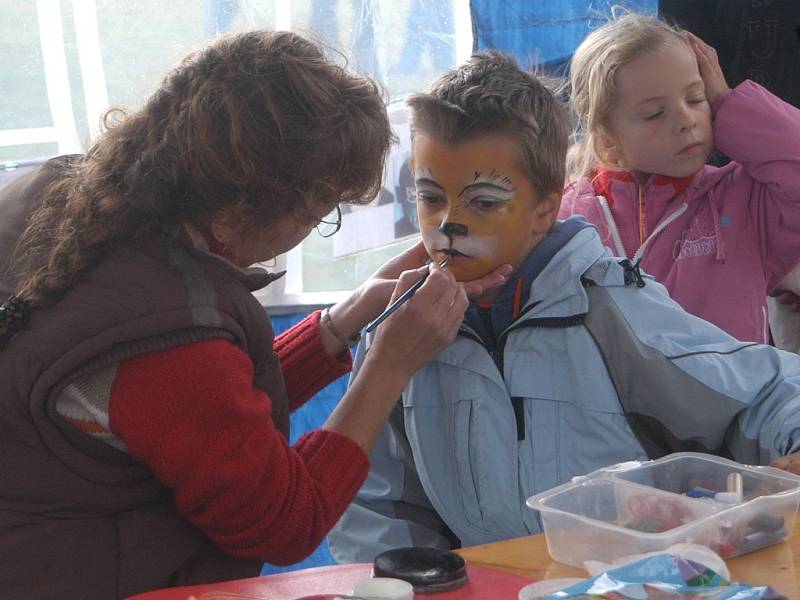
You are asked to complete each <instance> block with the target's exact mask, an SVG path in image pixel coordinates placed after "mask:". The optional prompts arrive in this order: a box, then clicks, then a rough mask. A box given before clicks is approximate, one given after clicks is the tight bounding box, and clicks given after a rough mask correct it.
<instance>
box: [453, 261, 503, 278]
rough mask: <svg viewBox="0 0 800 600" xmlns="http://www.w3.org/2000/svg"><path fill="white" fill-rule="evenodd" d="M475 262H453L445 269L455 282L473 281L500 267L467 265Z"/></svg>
mask: <svg viewBox="0 0 800 600" xmlns="http://www.w3.org/2000/svg"><path fill="white" fill-rule="evenodd" d="M470 262H477V261H463V262H462V261H455V262H454V263H451V264H448V265H447V266H446V267H445V268H446V269H447V270H448V271H450V272H451V273H452V274H453V277H455V278H456V281H464V282H466V281H474V280H475V279H480V278H481V277H484V276H485V275H488V274H489V273H491V272H492V271H493V270H494V269H496V268H497V267H499V266H500V265H486V264H469V263H470Z"/></svg>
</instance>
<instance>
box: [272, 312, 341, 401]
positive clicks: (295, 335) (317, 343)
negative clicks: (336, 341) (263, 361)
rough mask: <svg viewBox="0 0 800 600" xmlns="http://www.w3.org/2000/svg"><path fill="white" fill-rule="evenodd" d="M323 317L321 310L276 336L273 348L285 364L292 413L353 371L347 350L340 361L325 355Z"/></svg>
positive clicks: (284, 375)
mask: <svg viewBox="0 0 800 600" xmlns="http://www.w3.org/2000/svg"><path fill="white" fill-rule="evenodd" d="M320 314H321V313H320V311H315V312H313V313H311V314H310V315H308V316H307V317H306V318H305V319H303V320H302V321H300V322H299V323H297V324H296V325H294V326H293V327H291V328H290V329H288V330H286V331H285V332H283V333H282V334H281V335H279V336H276V337H275V343H274V344H273V347H274V348H275V352H276V353H277V355H278V358H279V360H280V362H281V367H282V369H283V379H284V382H285V384H286V393H287V395H288V397H289V408H290V409H291V410H295V409H297V408H299V407H300V406H302V405H303V404H304V403H305V402H306V401H308V399H309V398H311V397H312V396H313V395H314V394H316V393H317V392H318V391H319V390H321V389H322V388H324V387H325V386H326V385H328V384H329V383H330V382H331V381H333V380H334V379H338V378H339V377H341V376H342V375H344V374H345V373H349V372H350V371H351V370H352V368H353V358H352V356H351V354H350V350H348V349H347V348H345V349H344V351H342V353H341V354H340V355H339V356H337V357H336V358H334V357H332V356H331V355H330V354H328V353H327V352H325V348H324V347H323V345H322V338H321V337H320V335H319V319H320Z"/></svg>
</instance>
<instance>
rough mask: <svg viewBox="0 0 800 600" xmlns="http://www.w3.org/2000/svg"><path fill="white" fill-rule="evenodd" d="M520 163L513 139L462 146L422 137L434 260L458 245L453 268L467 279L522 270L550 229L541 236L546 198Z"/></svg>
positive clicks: (422, 194) (420, 165) (422, 180)
mask: <svg viewBox="0 0 800 600" xmlns="http://www.w3.org/2000/svg"><path fill="white" fill-rule="evenodd" d="M518 160H519V159H518V151H517V145H516V142H515V141H514V140H512V139H509V138H505V137H497V138H492V139H489V140H481V141H470V142H465V143H462V144H458V145H455V146H453V145H450V144H445V143H442V142H440V141H438V140H437V139H435V138H433V137H431V136H427V135H425V134H421V133H417V134H416V135H415V137H414V150H413V164H414V177H415V182H416V188H417V213H418V215H419V222H420V231H421V233H422V240H423V242H424V244H425V248H426V250H427V251H428V254H429V255H430V256H431V258H433V259H434V260H441V259H442V258H443V257H444V254H445V252H446V251H447V249H448V248H450V245H451V242H452V250H453V253H452V254H453V255H452V258H451V260H450V262H449V263H448V266H447V268H448V270H450V271H451V272H452V273H453V274H454V275H455V277H456V279H458V280H459V281H468V280H471V279H476V278H478V277H481V276H483V275H485V274H487V273H489V272H490V271H491V270H493V269H495V268H496V267H498V266H500V265H502V264H505V263H509V264H511V265H512V266H513V267H514V270H515V271H516V270H517V269H518V268H519V266H520V265H521V264H522V262H523V261H524V260H525V258H526V257H527V256H528V254H530V252H531V251H532V250H533V248H535V247H536V245H537V244H538V243H539V241H540V240H541V238H542V237H543V236H544V234H545V233H546V231H547V229H548V228H549V225H548V227H547V228H545V229H544V231H540V230H539V229H540V228H541V227H540V221H539V220H537V211H536V208H537V205H538V204H539V201H538V200H539V199H538V197H537V195H536V193H535V191H534V189H533V184H532V183H531V181H530V180H529V179H528V177H527V175H526V174H525V173H524V172H523V171H522V170H521V169H520V168H519V167H518V166H517V163H518ZM448 233H449V234H450V235H447V234H448Z"/></svg>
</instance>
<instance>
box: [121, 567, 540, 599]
mask: <svg viewBox="0 0 800 600" xmlns="http://www.w3.org/2000/svg"><path fill="white" fill-rule="evenodd" d="M371 572H372V565H369V564H357V565H336V566H332V567H317V568H314V569H304V570H302V571H292V572H290V573H278V574H276V575H267V576H265V577H253V578H250V579H239V580H236V581H226V582H223V583H211V584H207V585H193V586H186V587H176V588H169V589H164V590H155V591H153V592H146V593H144V594H137V595H136V596H132V597H131V598H129V599H128V600H187V598H189V597H190V596H194V597H195V598H197V600H248V599H250V598H252V599H253V600H255V599H258V600H292V599H294V598H300V597H302V596H309V595H312V594H350V593H351V592H352V591H353V585H354V584H355V583H356V582H357V581H358V580H359V579H363V578H365V577H369V576H370V574H371ZM467 575H468V580H467V583H466V584H465V585H464V586H463V587H461V588H459V589H457V590H453V591H451V592H441V593H438V594H425V595H424V596H423V595H419V597H421V598H425V600H486V599H487V598H491V599H492V600H517V598H518V595H519V590H520V589H521V588H522V587H524V586H526V585H528V584H529V583H531V582H532V581H533V580H532V579H528V578H527V577H522V576H520V575H514V574H513V573H508V572H505V571H498V570H495V569H489V568H486V567H480V566H474V567H471V566H468V567H467Z"/></svg>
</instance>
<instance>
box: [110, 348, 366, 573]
mask: <svg viewBox="0 0 800 600" xmlns="http://www.w3.org/2000/svg"><path fill="white" fill-rule="evenodd" d="M252 380H253V365H252V362H251V361H250V358H249V357H248V356H247V355H246V354H245V353H244V352H242V350H240V349H239V348H238V347H237V346H235V345H234V344H232V343H231V342H228V341H225V340H211V341H206V342H199V343H195V344H189V345H186V346H181V347H178V348H173V349H170V350H166V351H162V352H157V353H151V354H146V355H143V356H139V357H134V358H131V359H127V360H125V361H123V362H122V363H121V364H120V366H119V369H118V372H117V376H116V379H115V381H114V384H113V386H112V389H111V402H110V407H109V420H110V426H111V429H112V431H113V432H114V433H115V434H116V435H118V436H119V437H120V438H122V439H123V440H124V441H125V443H126V445H127V447H128V452H129V453H130V454H131V456H133V457H134V458H136V459H138V460H141V461H143V462H144V463H146V464H147V465H149V466H150V468H151V469H152V470H153V472H154V473H155V476H156V477H157V478H158V479H159V480H161V481H162V482H164V484H166V485H167V486H168V487H169V488H171V489H172V490H173V492H174V495H175V500H176V504H177V508H178V510H179V511H180V513H181V514H182V515H184V516H185V517H186V518H187V519H188V520H189V521H191V522H192V523H194V524H195V525H196V526H197V527H199V528H200V529H201V530H202V531H203V532H205V534H206V535H208V536H209V537H210V538H211V539H212V540H214V542H216V543H217V544H218V545H219V546H220V547H221V548H222V549H223V550H225V551H226V552H228V553H230V554H233V555H235V556H242V557H249V558H257V559H259V560H263V561H266V562H271V563H274V564H291V563H293V562H297V561H298V560H301V559H303V558H304V557H306V556H307V555H308V554H310V553H311V552H312V551H313V550H314V548H316V547H317V545H318V544H319V543H320V542H321V541H322V539H323V537H324V536H325V535H326V534H327V532H328V530H329V529H330V528H331V527H333V525H334V524H335V523H336V521H337V520H338V519H339V517H340V515H341V514H342V513H343V512H344V510H345V508H346V507H347V505H348V504H349V503H350V501H351V500H352V498H353V496H355V493H356V492H357V491H358V488H359V487H360V486H361V484H362V483H363V481H364V479H365V477H366V474H367V471H368V468H369V464H368V459H367V456H366V454H365V453H364V451H363V450H362V449H361V448H360V447H359V446H358V445H357V444H356V443H355V442H353V441H352V440H351V439H350V438H348V437H346V436H344V435H341V434H338V433H335V432H332V431H326V430H318V431H314V432H311V433H309V434H306V435H305V436H303V437H302V438H301V439H300V440H299V441H298V442H297V444H296V445H295V446H294V447H290V446H289V445H288V443H287V441H286V438H285V437H284V436H283V435H282V434H281V433H280V432H279V431H278V430H277V429H276V428H275V426H274V425H273V423H272V419H271V418H270V400H269V398H268V397H267V395H266V394H264V393H263V392H261V391H260V390H256V389H254V388H253V386H252Z"/></svg>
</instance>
